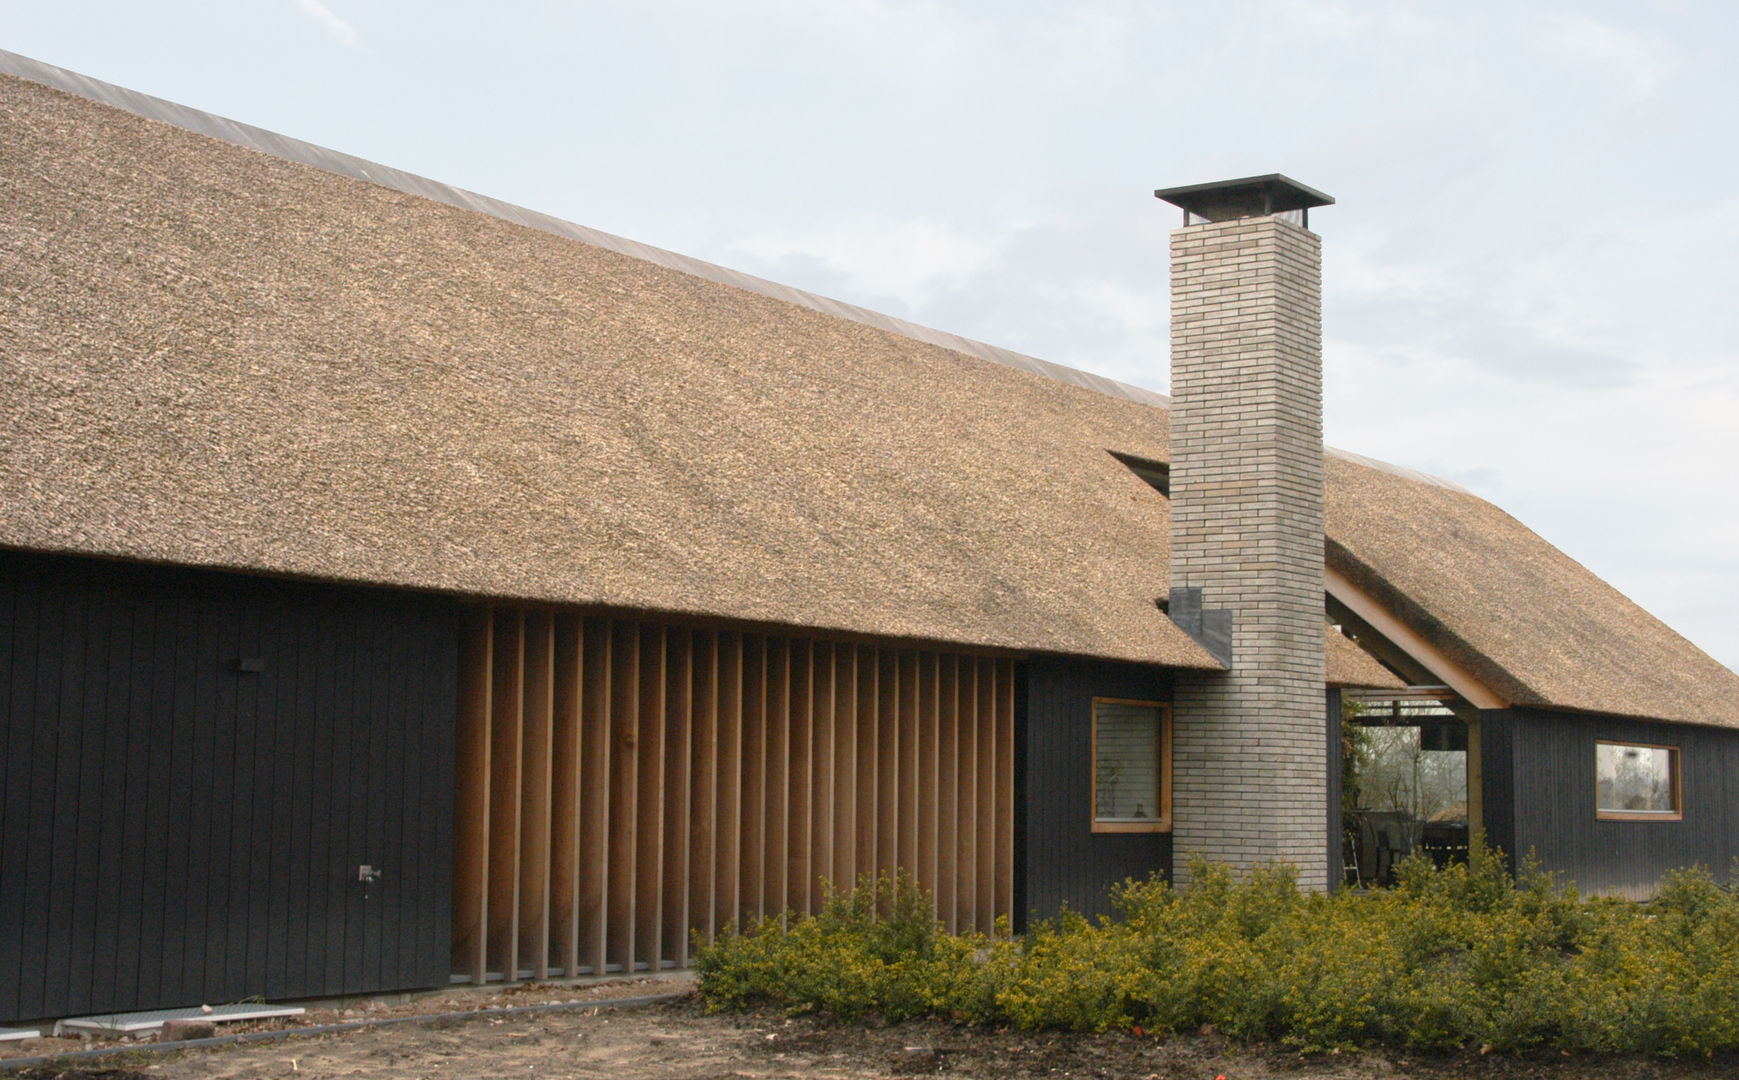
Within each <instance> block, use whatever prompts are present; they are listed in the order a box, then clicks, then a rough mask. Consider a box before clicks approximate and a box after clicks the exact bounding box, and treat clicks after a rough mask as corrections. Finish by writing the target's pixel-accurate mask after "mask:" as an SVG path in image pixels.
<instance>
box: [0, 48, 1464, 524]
mask: <svg viewBox="0 0 1739 1080" xmlns="http://www.w3.org/2000/svg"><path fill="white" fill-rule="evenodd" d="M0 73H4V74H7V75H13V76H16V77H18V78H21V79H28V80H29V81H31V82H35V83H40V84H42V85H44V86H48V87H51V88H53V89H55V90H60V91H63V92H65V93H69V94H72V95H74V96H76V97H82V98H85V99H86V100H88V101H94V102H97V103H98V104H102V105H108V106H111V107H113V108H117V109H121V110H123V111H126V112H130V113H133V114H134V115H136V116H142V117H144V118H146V119H148V120H156V121H158V122H160V123H165V124H169V125H170V126H172V127H178V128H181V129H182V130H184V131H191V132H193V133H195V134H198V135H206V136H209V137H211V138H214V139H221V140H223V141H224V142H228V143H232V144H234V145H236V146H241V147H245V148H247V149H249V150H255V151H258V152H260V153H263V154H269V155H271V156H272V157H276V158H280V159H282V160H285V161H293V162H296V163H298V164H302V165H308V166H311V167H313V168H317V169H321V170H324V171H326V172H330V173H337V174H338V175H340V176H348V177H350V178H352V179H355V180H365V181H368V182H369V183H372V184H378V185H380V186H381V187H385V188H390V189H392V190H394V191H401V192H404V193H406V194H409V195H420V196H422V197H423V198H426V199H431V200H433V201H435V202H439V203H445V204H446V205H448V206H453V207H457V208H459V209H461V210H471V211H475V212H477V213H480V214H487V215H489V216H490V217H494V218H498V219H500V220H503V221H509V222H512V223H514V224H516V225H522V226H525V227H526V228H531V229H537V230H538V231H540V232H546V233H551V234H554V235H556V236H562V237H566V238H567V239H570V240H575V241H578V242H579V243H582V244H588V245H590V246H592V247H597V248H602V249H604V250H606V251H613V252H616V253H617V254H619V255H627V256H629V257H631V258H636V259H641V260H644V261H646V262H649V263H652V264H654V265H656V266H662V267H665V268H666V269H670V270H676V271H679V272H681V273H685V274H692V275H694V276H695V277H698V278H704V279H705V280H707V281H712V282H716V283H718V284H720V285H728V286H731V287H733V288H738V289H742V290H744V291H745V292H752V293H756V294H759V295H761V296H766V297H771V298H772V299H775V300H783V301H785V302H786V303H790V304H795V305H797V306H798V307H805V308H809V309H810V310H812V311H819V312H821V313H822V314H824V315H832V316H835V317H837V318H841V319H846V320H848V321H850V322H855V323H860V324H862V325H864V326H870V327H874V328H876V329H878V330H885V331H887V332H889V333H893V334H898V335H900V336H902V337H907V338H911V339H913V340H916V341H922V342H925V343H927V344H930V345H936V346H939V347H941V348H944V349H951V350H953V351H955V352H958V353H964V354H966V355H967V356H975V357H977V358H979V359H981V360H989V361H991V362H992V363H996V364H1002V365H1004V366H1005V367H1012V368H1017V369H1019V370H1021V371H1026V372H1030V373H1032V374H1034V375H1042V376H1044V377H1045V378H1047V379H1052V380H1055V381H1056V382H1061V383H1067V384H1068V385H1070V386H1077V387H1080V388H1082V389H1084V390H1091V391H1094V392H1095V393H1100V394H1104V395H1106V396H1107V397H1115V398H1123V399H1125V400H1128V401H1137V402H1141V403H1142V404H1145V405H1155V406H1158V407H1160V408H1165V409H1169V408H1170V407H1171V398H1170V397H1169V396H1168V395H1165V394H1161V393H1159V392H1158V391H1156V390H1149V389H1147V388H1145V387H1141V386H1133V385H1131V384H1129V383H1125V382H1119V381H1118V380H1116V379H1111V378H1107V377H1105V376H1103V375H1095V374H1093V373H1092V372H1089V371H1082V370H1080V369H1079V368H1072V367H1068V366H1066V365H1063V364H1056V363H1052V362H1051V361H1049V360H1041V359H1039V358H1038V357H1036V356H1028V355H1027V354H1025V353H1021V352H1016V351H1014V350H1013V349H1005V348H1003V347H1001V346H999V345H991V344H988V343H986V342H983V341H978V340H975V339H973V338H969V337H963V336H961V335H959V334H951V333H949V332H947V331H946V330H937V329H935V328H933V327H928V326H923V325H921V324H919V323H915V322H911V321H910V320H907V319H901V318H898V317H896V316H893V315H885V314H883V313H881V312H878V311H871V310H870V309H869V308H865V307H860V306H858V305H856V304H848V303H846V302H845V301H843V300H835V299H833V298H832V297H827V296H822V295H820V294H819V293H812V292H807V291H805V290H803V289H798V288H795V287H793V286H790V285H782V284H780V283H778V282H776V281H769V280H768V279H766V278H762V277H756V276H755V275H753V274H746V273H743V272H742V271H740V270H732V269H730V268H729V267H725V266H720V265H718V264H717V263H710V262H707V261H705V260H704V259H696V258H694V257H692V256H689V255H683V254H680V253H678V252H674V251H668V250H666V249H664V248H660V247H654V246H652V245H651V244H642V243H640V242H639V241H636V240H629V239H627V238H626V237H621V236H616V235H615V234H613V233H607V232H603V231H602V230H599V229H593V228H588V227H587V226H585V225H580V224H577V223H575V222H572V221H568V220H566V219H565V218H559V217H556V216H555V215H553V214H545V213H542V212H540V211H537V210H531V209H528V208H527V207H523V206H519V205H517V204H515V203H510V202H507V201H505V200H503V199H496V198H492V197H490V196H488V195H480V194H478V193H477V192H474V191H469V190H466V189H465V188H461V187H455V186H453V185H451V184H443V183H441V182H440V181H438V180H432V179H430V178H428V177H426V176H421V175H418V174H417V173H412V172H406V171H405V170H403V169H395V168H393V167H392V166H390V165H382V164H380V163H379V162H374V161H369V160H368V159H367V158H360V157H357V156H356V155H354V154H346V153H344V152H342V151H339V150H332V149H330V148H328V147H324V146H320V145H318V144H316V143H311V142H308V141H306V140H304V139H295V138H291V137H290V136H288V135H280V134H278V133H277V132H274V131H269V130H267V129H265V128H262V127H256V126H254V125H252V124H244V123H242V122H240V121H238V120H231V119H229V118H228V117H223V116H218V115H217V114H216V113H209V112H205V111H204V110H202V109H195V108H193V107H192V106H189V105H181V104H177V103H176V102H173V101H169V100H167V99H165V98H160V97H155V96H153V95H151V94H145V93H141V92H139V91H137V90H129V89H127V88H126V87H124V86H117V85H116V84H114V83H111V82H104V81H103V80H101V79H95V78H92V77H91V76H89V75H82V74H80V73H78V72H76V71H70V70H68V69H66V68H63V67H56V66H55V65H53V64H47V63H44V62H42V61H40V60H33V59H31V58H30V57H28V56H22V55H20V54H18V53H15V52H9V51H7V50H5V49H0ZM1323 452H1324V453H1326V454H1328V455H1329V456H1331V457H1338V458H1341V459H1342V460H1345V461H1351V462H1355V463H1357V464H1360V465H1365V466H1367V467H1370V468H1375V469H1379V470H1381V471H1383V472H1388V473H1393V474H1395V475H1397V476H1403V477H1407V478H1409V479H1413V480H1417V481H1420V482H1422V483H1427V484H1431V485H1434V486H1436V487H1444V488H1449V489H1451V490H1454V491H1462V492H1467V489H1466V488H1464V487H1462V486H1461V485H1460V484H1456V483H1453V482H1451V481H1448V480H1443V479H1439V478H1438V477H1434V476H1430V475H1428V474H1426V473H1422V472H1418V471H1417V470H1414V469H1408V468H1405V467H1403V466H1400V465H1391V464H1389V463H1388V462H1384V461H1379V460H1377V459H1376V458H1369V457H1365V456H1363V455H1361V454H1354V453H1351V452H1349V451H1345V450H1337V449H1335V448H1334V447H1331V446H1325V447H1324V448H1323ZM1468 494H1472V493H1471V492H1468Z"/></svg>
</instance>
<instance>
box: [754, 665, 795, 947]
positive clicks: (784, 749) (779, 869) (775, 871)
mask: <svg viewBox="0 0 1739 1080" xmlns="http://www.w3.org/2000/svg"><path fill="white" fill-rule="evenodd" d="M766 673H767V676H766V698H765V711H766V717H767V722H766V732H767V735H766V738H767V743H766V749H767V753H766V781H765V787H766V792H767V806H766V810H767V816H766V830H765V832H764V833H763V834H762V839H761V844H762V849H761V867H762V885H761V906H762V910H764V911H765V912H766V913H767V914H768V915H780V914H783V913H784V911H785V870H786V866H787V863H788V862H789V858H790V857H789V851H790V844H791V834H790V809H789V806H788V800H789V799H790V797H791V788H790V765H791V649H790V645H789V643H788V642H787V641H786V639H784V638H778V637H770V638H768V639H767V655H766Z"/></svg>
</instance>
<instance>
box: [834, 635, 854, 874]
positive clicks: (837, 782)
mask: <svg viewBox="0 0 1739 1080" xmlns="http://www.w3.org/2000/svg"><path fill="white" fill-rule="evenodd" d="M833 656H834V660H833V662H834V676H833V678H834V689H833V887H834V888H835V889H838V890H839V891H841V892H849V891H850V890H851V889H852V887H853V886H855V885H856V884H857V874H858V861H857V788H858V775H857V646H856V645H845V644H840V645H835V646H834V649H833Z"/></svg>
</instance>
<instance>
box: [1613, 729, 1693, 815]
mask: <svg viewBox="0 0 1739 1080" xmlns="http://www.w3.org/2000/svg"><path fill="white" fill-rule="evenodd" d="M1594 790H1595V806H1596V809H1597V810H1598V813H1599V816H1600V817H1603V818H1611V819H1613V820H1617V821H1677V820H1679V818H1680V817H1681V812H1680V811H1681V805H1680V800H1679V794H1680V792H1679V748H1678V747H1676V746H1648V745H1644V744H1636V743H1614V742H1597V743H1595V744H1594Z"/></svg>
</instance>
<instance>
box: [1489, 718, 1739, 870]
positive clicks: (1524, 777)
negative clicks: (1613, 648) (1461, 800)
mask: <svg viewBox="0 0 1739 1080" xmlns="http://www.w3.org/2000/svg"><path fill="white" fill-rule="evenodd" d="M1602 739H1604V740H1611V741H1615V742H1632V743H1653V744H1659V745H1669V746H1677V747H1679V763H1680V768H1681V770H1682V771H1683V775H1682V785H1683V787H1682V792H1683V808H1684V817H1683V820H1681V821H1602V820H1600V819H1599V818H1598V817H1597V816H1596V814H1595V805H1594V753H1595V751H1594V745H1595V742H1596V741H1597V740H1602ZM1480 749H1481V754H1482V759H1483V760H1482V766H1483V769H1484V785H1483V787H1484V791H1485V817H1486V823H1487V824H1486V831H1487V834H1488V836H1489V837H1490V838H1491V840H1492V842H1494V843H1497V844H1500V845H1501V846H1503V847H1504V849H1505V850H1506V851H1508V852H1510V853H1511V854H1512V855H1526V854H1527V853H1529V852H1530V851H1531V852H1533V854H1534V855H1535V856H1537V857H1538V858H1539V860H1540V862H1541V864H1542V865H1543V866H1544V867H1545V868H1546V869H1549V870H1553V871H1556V872H1557V873H1559V874H1561V875H1562V876H1563V877H1565V878H1566V879H1568V880H1570V881H1572V882H1574V883H1575V884H1576V886H1577V887H1578V888H1579V889H1581V890H1582V891H1583V892H1585V893H1604V894H1612V895H1620V896H1631V897H1634V898H1642V897H1645V896H1647V895H1649V894H1650V893H1651V892H1652V891H1653V889H1654V887H1655V885H1656V884H1657V883H1658V882H1659V881H1660V877H1661V875H1662V874H1663V873H1665V872H1666V871H1668V870H1672V869H1675V868H1679V867H1685V866H1690V865H1692V864H1700V865H1702V866H1703V867H1705V868H1707V869H1709V870H1711V871H1713V872H1715V873H1716V874H1717V875H1718V876H1721V877H1725V876H1726V874H1727V872H1728V871H1729V869H1730V868H1731V865H1732V860H1733V859H1734V857H1736V856H1739V731H1730V730H1726V729H1722V728H1706V727H1693V726H1690V725H1684V724H1662V723H1652V722H1648V721H1640V720H1622V719H1616V718H1610V717H1598V716H1585V715H1579V714H1573V713H1552V712H1540V711H1532V710H1519V709H1511V710H1506V711H1492V712H1482V713H1480Z"/></svg>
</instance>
